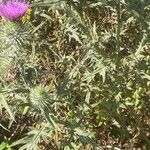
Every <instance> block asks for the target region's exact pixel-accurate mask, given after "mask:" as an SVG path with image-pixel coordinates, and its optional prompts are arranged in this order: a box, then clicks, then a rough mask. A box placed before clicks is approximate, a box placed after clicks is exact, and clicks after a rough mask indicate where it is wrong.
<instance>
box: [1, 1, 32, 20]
mask: <svg viewBox="0 0 150 150" xmlns="http://www.w3.org/2000/svg"><path fill="white" fill-rule="evenodd" d="M29 7H30V4H29V1H28V0H1V1H0V16H2V17H4V18H6V19H8V20H17V21H18V20H20V19H21V17H22V16H23V15H25V13H26V12H27V11H28V8H29Z"/></svg>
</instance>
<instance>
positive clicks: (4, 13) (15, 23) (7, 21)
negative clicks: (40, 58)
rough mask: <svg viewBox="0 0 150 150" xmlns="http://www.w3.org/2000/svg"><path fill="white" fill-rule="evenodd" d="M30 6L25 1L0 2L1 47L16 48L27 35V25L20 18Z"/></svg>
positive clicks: (7, 0) (5, 0)
mask: <svg viewBox="0 0 150 150" xmlns="http://www.w3.org/2000/svg"><path fill="white" fill-rule="evenodd" d="M29 7H30V4H29V2H28V1H27V0H21V1H20V0H2V1H1V2H0V16H1V17H2V18H3V19H2V20H1V22H0V26H1V29H0V34H1V47H2V48H3V47H4V46H5V47H9V46H10V45H13V46H14V45H15V47H16V48H18V46H19V45H21V43H23V41H25V39H26V37H27V35H28V29H27V25H26V24H23V23H22V22H21V18H22V17H23V16H24V15H25V14H26V13H27V11H28V9H29Z"/></svg>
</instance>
